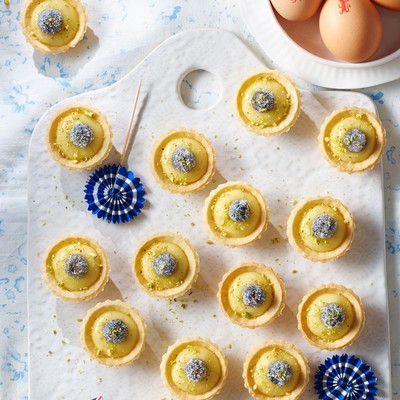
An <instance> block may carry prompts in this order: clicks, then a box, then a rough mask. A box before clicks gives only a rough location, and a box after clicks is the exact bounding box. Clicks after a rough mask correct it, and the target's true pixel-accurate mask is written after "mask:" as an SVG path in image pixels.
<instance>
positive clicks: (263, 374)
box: [243, 340, 310, 400]
mask: <svg viewBox="0 0 400 400" xmlns="http://www.w3.org/2000/svg"><path fill="white" fill-rule="evenodd" d="M277 362H278V363H279V362H281V363H284V365H285V366H286V368H287V366H289V367H290V375H289V374H284V373H282V372H281V374H280V375H277V376H278V377H279V378H281V377H283V378H284V379H285V378H286V382H285V381H281V382H280V384H278V383H276V382H275V383H274V382H273V380H271V378H270V376H269V375H270V374H271V372H272V371H273V369H274V365H276V364H275V363H277ZM271 367H272V368H271ZM271 375H272V374H271ZM309 375H310V369H309V367H308V362H307V359H306V358H305V356H304V354H303V353H302V352H301V350H300V349H299V348H297V347H296V346H295V345H293V344H291V343H288V342H285V341H280V340H274V341H271V342H268V343H265V344H263V345H261V346H260V347H257V348H256V349H254V350H253V351H252V352H251V353H250V354H249V355H248V356H247V358H246V361H245V363H244V366H243V378H244V385H245V387H246V388H247V390H248V391H249V393H250V394H251V395H252V396H253V397H254V398H255V399H257V400H269V399H275V400H276V399H279V400H295V399H298V398H299V397H300V395H301V394H302V393H303V392H304V390H305V388H306V385H307V383H308V379H309ZM272 378H273V376H272Z"/></svg>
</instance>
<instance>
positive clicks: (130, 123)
mask: <svg viewBox="0 0 400 400" xmlns="http://www.w3.org/2000/svg"><path fill="white" fill-rule="evenodd" d="M141 87H142V80H140V81H139V86H138V88H137V91H136V96H135V101H134V103H133V108H132V113H131V117H130V119H129V124H128V129H127V131H126V136H125V143H124V147H123V150H122V153H121V158H120V161H119V165H124V161H125V156H126V152H127V150H128V144H129V142H130V140H131V136H132V133H133V131H132V126H133V119H134V117H135V112H136V106H137V103H138V100H139V95H140V89H141Z"/></svg>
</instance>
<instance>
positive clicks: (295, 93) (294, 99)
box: [236, 70, 301, 136]
mask: <svg viewBox="0 0 400 400" xmlns="http://www.w3.org/2000/svg"><path fill="white" fill-rule="evenodd" d="M263 77H267V78H272V79H274V80H276V81H277V82H278V83H280V84H281V85H282V86H283V87H284V88H285V90H286V91H287V94H288V96H289V97H290V110H289V113H288V114H287V115H286V117H285V118H284V119H283V120H282V121H280V122H279V123H278V124H276V125H274V126H268V127H264V128H262V127H260V126H257V125H254V124H252V123H251V122H250V121H249V119H248V118H247V117H246V115H245V114H244V112H243V110H242V107H241V96H240V93H241V92H242V91H244V90H245V89H246V87H247V86H249V85H250V84H251V83H252V82H254V81H256V80H257V79H259V78H263ZM300 105H301V102H300V92H299V90H298V89H297V88H296V86H295V84H294V83H293V82H292V81H291V80H290V79H289V78H288V77H287V76H286V75H284V74H282V73H281V72H279V71H276V70H267V71H262V72H259V73H256V74H254V75H251V76H249V77H248V78H246V79H245V80H244V81H243V82H242V84H241V85H240V88H239V90H238V94H237V97H236V113H237V115H238V117H239V120H240V121H241V123H242V124H243V125H244V126H245V127H246V128H247V129H248V130H250V131H252V132H253V133H255V134H257V135H262V136H275V135H280V134H281V133H284V132H287V131H288V130H289V129H290V128H291V127H292V126H293V125H294V124H295V123H296V121H297V118H298V117H299V115H300V111H301V109H300Z"/></svg>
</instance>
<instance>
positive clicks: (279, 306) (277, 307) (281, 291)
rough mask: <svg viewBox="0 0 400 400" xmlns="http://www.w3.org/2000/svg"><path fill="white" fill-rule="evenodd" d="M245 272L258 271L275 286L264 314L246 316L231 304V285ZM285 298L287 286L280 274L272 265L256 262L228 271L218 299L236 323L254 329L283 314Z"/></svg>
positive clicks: (220, 286) (222, 282) (223, 309)
mask: <svg viewBox="0 0 400 400" xmlns="http://www.w3.org/2000/svg"><path fill="white" fill-rule="evenodd" d="M245 272H257V273H259V274H260V275H263V276H265V277H266V278H267V279H268V280H269V281H270V284H271V285H272V287H273V300H272V304H271V306H270V307H269V308H268V310H267V311H266V312H265V313H264V314H262V315H260V316H259V317H256V318H246V317H243V316H241V315H238V314H237V313H236V312H235V311H234V310H233V309H232V307H231V306H230V304H229V298H228V293H229V289H230V285H231V284H232V282H233V280H234V279H235V278H236V277H238V276H240V275H241V274H243V273H245ZM285 298H286V291H285V286H284V283H283V281H282V279H281V278H280V277H279V275H278V274H277V273H276V272H275V271H274V270H273V269H272V268H271V267H268V266H266V265H264V264H260V263H256V262H250V263H241V264H239V265H238V266H237V267H235V268H233V269H232V270H230V271H229V272H227V273H226V274H225V275H224V276H223V278H222V281H221V283H220V284H219V291H218V300H219V304H220V307H221V309H222V311H223V312H224V314H225V315H226V316H227V317H228V318H229V319H230V320H231V321H232V322H233V323H234V324H237V325H240V326H241V327H243V328H251V329H254V328H257V327H259V326H263V325H266V324H270V323H271V322H273V321H274V320H275V319H276V318H278V317H279V316H280V315H281V314H282V311H283V308H284V307H285Z"/></svg>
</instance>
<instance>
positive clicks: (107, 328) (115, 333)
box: [103, 319, 128, 344]
mask: <svg viewBox="0 0 400 400" xmlns="http://www.w3.org/2000/svg"><path fill="white" fill-rule="evenodd" d="M103 336H104V339H106V341H107V342H109V343H113V344H117V343H121V342H123V341H124V340H125V339H126V337H127V336H128V327H127V326H126V324H125V323H124V322H122V321H121V320H120V319H111V320H110V321H107V322H106V323H105V324H104V326H103Z"/></svg>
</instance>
